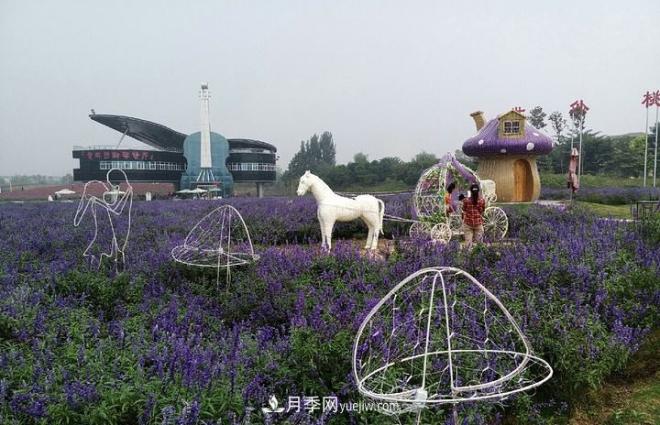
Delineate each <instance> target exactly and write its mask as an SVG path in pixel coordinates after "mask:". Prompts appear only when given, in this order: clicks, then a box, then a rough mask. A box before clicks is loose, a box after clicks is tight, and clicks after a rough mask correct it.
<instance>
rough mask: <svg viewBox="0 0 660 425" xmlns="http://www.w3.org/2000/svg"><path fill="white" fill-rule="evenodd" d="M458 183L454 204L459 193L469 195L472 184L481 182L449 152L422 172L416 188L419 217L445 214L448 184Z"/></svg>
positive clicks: (456, 202)
mask: <svg viewBox="0 0 660 425" xmlns="http://www.w3.org/2000/svg"><path fill="white" fill-rule="evenodd" d="M450 183H455V184H456V189H455V190H454V191H453V192H452V204H453V205H454V207H456V205H457V204H458V195H459V194H461V193H463V194H466V195H467V192H468V189H469V188H470V185H471V184H473V183H477V184H480V181H479V177H478V176H477V174H476V173H475V172H474V171H472V170H471V169H470V168H468V167H466V166H465V165H463V164H461V163H460V162H459V161H458V160H457V159H456V157H455V156H454V154H452V153H447V154H446V155H444V156H443V157H442V158H440V161H438V163H437V164H435V165H434V166H432V167H431V168H429V169H427V170H426V171H424V173H422V176H421V177H420V178H419V181H418V182H417V187H416V188H415V197H414V203H415V212H416V213H417V217H418V218H432V217H434V216H436V215H439V214H440V215H442V214H444V197H445V194H446V192H447V186H449V184H450Z"/></svg>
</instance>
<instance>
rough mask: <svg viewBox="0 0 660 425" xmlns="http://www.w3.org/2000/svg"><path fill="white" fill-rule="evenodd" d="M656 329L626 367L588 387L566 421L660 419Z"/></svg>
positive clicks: (575, 424) (659, 334) (573, 424)
mask: <svg viewBox="0 0 660 425" xmlns="http://www.w3.org/2000/svg"><path fill="white" fill-rule="evenodd" d="M658 353H660V330H658V329H656V330H655V331H654V332H652V333H651V334H650V335H649V336H648V339H647V341H646V343H645V344H644V345H643V346H642V348H641V349H640V350H639V351H638V352H637V353H635V355H634V356H633V357H632V358H631V359H630V362H628V366H627V367H626V369H625V370H624V371H623V372H622V373H620V374H619V375H616V376H614V377H612V378H611V379H609V380H608V382H606V383H605V384H604V385H603V386H601V388H599V389H597V390H592V391H590V392H589V393H588V394H587V396H586V400H585V402H583V403H582V404H581V405H580V407H578V408H577V409H576V410H575V411H574V412H573V413H572V414H571V420H570V422H569V423H570V425H592V424H593V425H596V424H607V425H624V424H626V425H634V424H638V425H647V424H649V425H653V424H658V423H660V370H659V368H658V366H659V365H660V357H659V356H658Z"/></svg>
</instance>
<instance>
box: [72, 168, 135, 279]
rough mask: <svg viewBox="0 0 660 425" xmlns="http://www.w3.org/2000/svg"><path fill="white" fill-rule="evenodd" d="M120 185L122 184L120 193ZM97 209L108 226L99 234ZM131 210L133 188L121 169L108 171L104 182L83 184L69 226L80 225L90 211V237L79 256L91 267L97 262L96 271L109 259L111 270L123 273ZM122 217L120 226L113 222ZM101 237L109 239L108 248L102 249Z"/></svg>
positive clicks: (103, 247)
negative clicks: (114, 178)
mask: <svg viewBox="0 0 660 425" xmlns="http://www.w3.org/2000/svg"><path fill="white" fill-rule="evenodd" d="M112 174H119V175H120V181H119V184H117V185H113V184H112V180H111V175H112ZM122 183H123V184H124V188H123V190H122V187H121V185H122ZM97 194H98V195H99V196H97ZM101 210H102V211H103V212H104V213H105V217H106V218H107V223H108V224H107V229H104V228H102V229H101V232H99V227H103V226H100V224H101V223H100V222H99V219H100V217H99V211H101ZM132 210H133V186H131V184H130V182H129V181H128V177H127V176H126V173H125V172H124V170H121V169H119V168H112V169H110V170H108V172H107V174H106V181H105V182H102V181H99V180H91V181H88V182H87V183H85V186H84V188H83V193H82V195H81V197H80V201H79V203H78V208H77V209H76V214H75V216H74V218H73V226H74V227H78V226H80V223H81V222H82V219H83V218H84V217H85V215H86V213H87V211H91V215H92V218H93V220H94V234H93V236H92V239H91V240H90V242H89V244H88V245H87V248H85V251H84V252H83V256H84V257H85V258H88V259H89V260H90V262H91V263H92V264H94V263H97V268H98V269H100V268H101V265H102V263H103V259H104V258H110V259H111V260H112V261H113V263H114V265H115V271H120V270H123V268H124V266H125V264H126V246H127V245H128V238H129V236H130V234H131V213H132ZM124 215H125V216H126V221H125V222H124V223H121V224H120V223H119V222H118V221H117V220H119V219H120V218H121V217H122V216H124ZM107 230H109V232H110V233H109V234H106V231H107ZM99 233H101V234H99ZM102 236H107V237H108V238H109V242H107V243H108V244H109V245H110V246H109V248H108V247H105V246H104V245H105V243H103V242H102V241H100V240H99V238H100V237H102Z"/></svg>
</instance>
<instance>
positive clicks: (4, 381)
mask: <svg viewBox="0 0 660 425" xmlns="http://www.w3.org/2000/svg"><path fill="white" fill-rule="evenodd" d="M229 202H231V203H232V204H233V205H235V206H236V207H237V208H238V209H239V210H240V211H241V212H242V213H243V216H244V218H245V220H246V222H247V224H248V226H249V227H250V230H251V232H252V233H253V236H254V239H255V242H256V243H257V244H258V246H257V250H258V251H259V254H260V255H261V259H260V261H259V262H257V263H256V264H254V265H251V266H248V267H245V268H243V269H237V270H236V271H235V272H233V273H232V276H233V278H232V286H231V290H230V292H229V294H225V293H224V291H223V290H220V291H218V289H217V288H216V283H215V273H213V272H209V273H207V272H203V271H199V270H191V269H187V268H185V267H181V266H179V265H177V264H175V263H174V262H173V261H172V260H171V258H170V250H171V249H172V247H174V246H175V245H177V244H179V243H181V241H182V240H183V238H185V235H186V233H187V232H188V230H189V229H190V227H191V226H192V224H194V223H195V222H196V221H197V220H198V219H199V218H201V217H202V216H204V215H205V214H206V213H207V212H208V211H210V209H211V208H213V207H214V206H215V205H216V204H215V203H212V202H184V201H182V202H169V203H168V202H152V203H136V204H135V214H134V223H133V230H132V234H131V240H130V242H129V245H128V249H127V255H128V261H127V263H128V264H127V269H128V271H129V272H128V273H124V274H120V275H118V276H111V275H110V274H108V273H106V272H104V271H101V272H97V271H90V270H89V269H88V268H87V266H86V265H85V264H84V261H83V258H82V251H83V250H84V248H85V246H86V242H87V241H88V240H89V237H90V232H91V231H92V228H91V227H90V226H88V225H87V226H84V227H81V228H79V229H74V228H73V227H72V225H71V221H72V216H73V213H74V210H75V205H71V204H69V205H67V204H55V205H53V204H32V205H29V204H25V205H3V206H0V235H2V236H0V244H1V247H2V249H1V250H0V284H1V286H0V288H1V293H0V300H1V301H0V344H1V345H2V350H1V354H0V364H1V365H2V368H1V369H0V417H2V418H3V421H2V422H3V423H44V424H45V423H48V424H58V423H90V424H95V423H136V422H137V423H182V424H194V423H202V422H201V421H205V422H206V423H217V421H218V420H222V422H220V423H229V424H238V423H246V416H250V417H251V419H250V420H251V421H252V423H264V421H265V420H266V419H265V418H263V416H262V413H261V407H263V406H267V405H268V404H267V403H268V399H269V397H270V395H271V394H274V395H276V396H277V397H278V398H279V399H280V402H282V401H286V399H287V397H288V396H304V395H306V396H318V397H323V396H331V395H336V396H337V397H338V398H339V399H340V400H342V401H358V400H359V399H360V398H359V396H358V394H357V393H356V390H355V386H354V384H353V381H352V375H351V365H350V352H351V345H352V342H353V338H354V336H355V333H356V330H357V328H358V326H359V324H360V322H361V320H362V318H363V317H364V315H365V314H366V313H367V312H368V310H369V309H370V308H371V307H372V306H373V305H375V303H376V302H377V301H378V299H379V298H380V297H381V296H383V295H384V294H385V293H387V292H388V290H389V289H390V288H391V287H392V286H393V285H395V284H396V283H397V282H399V281H400V280H401V279H402V278H404V277H405V276H407V275H408V274H410V273H412V272H414V271H416V270H418V269H420V268H422V267H425V266H437V265H451V266H455V267H459V268H463V269H464V270H466V271H468V272H469V273H471V274H473V275H474V276H475V277H476V278H477V279H479V280H480V281H481V282H482V283H484V285H486V287H488V288H489V290H491V291H492V292H493V293H494V294H495V295H496V296H497V297H499V298H500V299H501V300H502V302H503V303H504V304H505V305H506V306H507V308H508V309H509V310H510V312H511V313H512V315H513V316H514V317H515V318H516V320H517V321H518V323H519V324H520V326H521V328H522V330H523V332H524V333H525V334H526V335H527V336H528V337H529V339H530V342H531V344H532V347H533V348H534V349H535V353H536V354H538V355H539V356H541V357H543V358H545V359H546V360H548V361H549V362H550V364H551V365H552V366H553V368H554V369H555V376H554V377H553V378H552V379H551V380H550V381H549V382H548V383H547V384H546V385H544V386H543V387H541V388H540V389H539V390H538V391H537V392H536V393H535V394H534V395H529V396H521V397H518V398H516V399H513V400H509V401H507V405H506V406H505V407H502V406H500V405H494V404H488V403H482V404H478V405H465V406H462V410H461V412H460V415H461V416H462V417H464V418H468V419H469V420H471V421H472V422H473V423H474V422H476V423H478V422H480V421H481V422H484V421H486V420H489V421H493V422H496V421H497V420H498V419H497V418H502V416H503V415H505V416H506V415H509V416H511V415H520V416H524V417H526V418H528V419H529V420H537V421H541V420H542V417H543V416H542V412H543V411H544V410H550V411H555V412H557V411H562V410H563V411H566V410H567V409H568V408H569V407H570V404H571V403H572V402H573V400H575V399H576V397H577V396H578V395H579V394H580V393H581V392H582V391H583V390H584V389H585V388H587V387H592V386H597V385H599V383H600V382H601V380H602V379H603V378H604V377H606V376H608V375H609V374H611V373H612V372H613V371H615V370H617V369H618V368H620V367H621V366H622V365H623V364H624V363H625V361H626V359H627V358H628V356H629V355H630V354H631V353H632V352H634V351H635V350H636V349H637V347H638V345H639V343H640V341H641V340H642V338H643V336H644V335H645V333H646V332H648V330H649V329H652V328H654V327H657V325H658V321H659V319H658V317H659V316H658V306H659V305H660V284H659V272H658V266H659V265H660V248H659V247H658V246H657V245H649V244H648V242H645V241H644V240H643V239H642V238H641V237H640V236H639V235H638V233H636V231H635V230H634V229H633V228H632V227H628V226H627V225H625V224H622V223H617V222H613V221H602V220H599V219H597V218H596V217H595V216H592V215H588V214H586V213H583V212H580V211H573V212H562V211H556V210H553V209H546V208H541V207H535V206H532V207H530V208H526V209H511V210H509V211H507V213H508V214H509V217H510V219H511V225H510V228H511V232H512V236H514V237H515V238H517V239H518V241H519V243H513V244H507V245H502V246H490V247H479V248H477V249H475V250H474V251H472V252H466V251H460V250H459V249H458V245H457V243H456V242H452V243H451V244H449V245H440V244H435V245H434V244H432V243H428V242H424V241H413V242H412V243H410V242H409V241H407V240H405V239H403V238H401V239H398V238H399V236H400V235H403V234H405V233H406V230H407V229H406V227H405V226H404V225H402V224H400V223H390V224H388V225H387V227H386V230H385V231H386V234H387V235H388V236H389V237H395V238H397V241H398V242H395V251H394V253H393V254H392V255H390V256H389V258H387V259H385V260H384V259H378V258H371V257H368V256H363V255H361V253H360V251H359V248H358V247H356V245H355V244H354V243H352V242H341V241H338V243H337V244H336V247H335V248H334V249H333V252H332V253H331V254H325V253H323V252H321V251H320V250H319V249H318V243H317V241H318V239H319V231H318V224H317V223H316V219H315V214H314V212H315V206H314V204H313V200H311V199H308V198H304V199H299V198H296V199H287V198H281V199H265V200H255V199H249V200H247V199H232V200H230V201H229ZM386 208H387V210H386V212H387V213H388V214H392V215H398V216H406V215H407V216H410V204H409V200H408V199H406V198H405V197H401V198H396V197H395V198H393V199H391V200H388V205H387V207H386ZM88 224H89V223H88ZM364 229H365V228H364V227H363V226H362V225H359V224H347V225H345V226H342V227H339V228H338V229H337V230H338V232H337V236H339V237H340V238H350V237H353V236H354V233H355V232H365V230H364ZM307 242H313V244H307ZM281 417H282V418H288V420H289V421H290V422H291V423H321V424H322V423H331V424H348V423H354V422H357V421H359V420H362V421H364V423H367V422H368V423H391V418H388V417H386V416H383V415H381V414H379V413H375V412H366V413H359V414H358V413H344V414H341V415H340V414H337V415H331V414H327V413H326V414H321V413H320V412H319V411H316V412H314V413H312V414H311V415H309V414H308V413H307V412H305V411H302V412H301V413H293V412H289V413H287V412H284V413H283V414H282V416H281ZM446 417H447V412H446V411H442V410H430V411H427V412H425V414H424V417H423V421H424V422H425V423H440V422H442V421H444V420H445V418H446ZM311 418H313V421H312V419H311Z"/></svg>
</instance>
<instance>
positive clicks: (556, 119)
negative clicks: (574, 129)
mask: <svg viewBox="0 0 660 425" xmlns="http://www.w3.org/2000/svg"><path fill="white" fill-rule="evenodd" d="M548 121H550V125H551V126H552V131H553V132H554V133H555V140H556V142H557V144H560V143H561V136H562V135H563V134H564V130H566V119H565V118H564V116H563V115H562V114H561V112H559V111H554V112H553V113H551V114H550V116H549V117H548Z"/></svg>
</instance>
